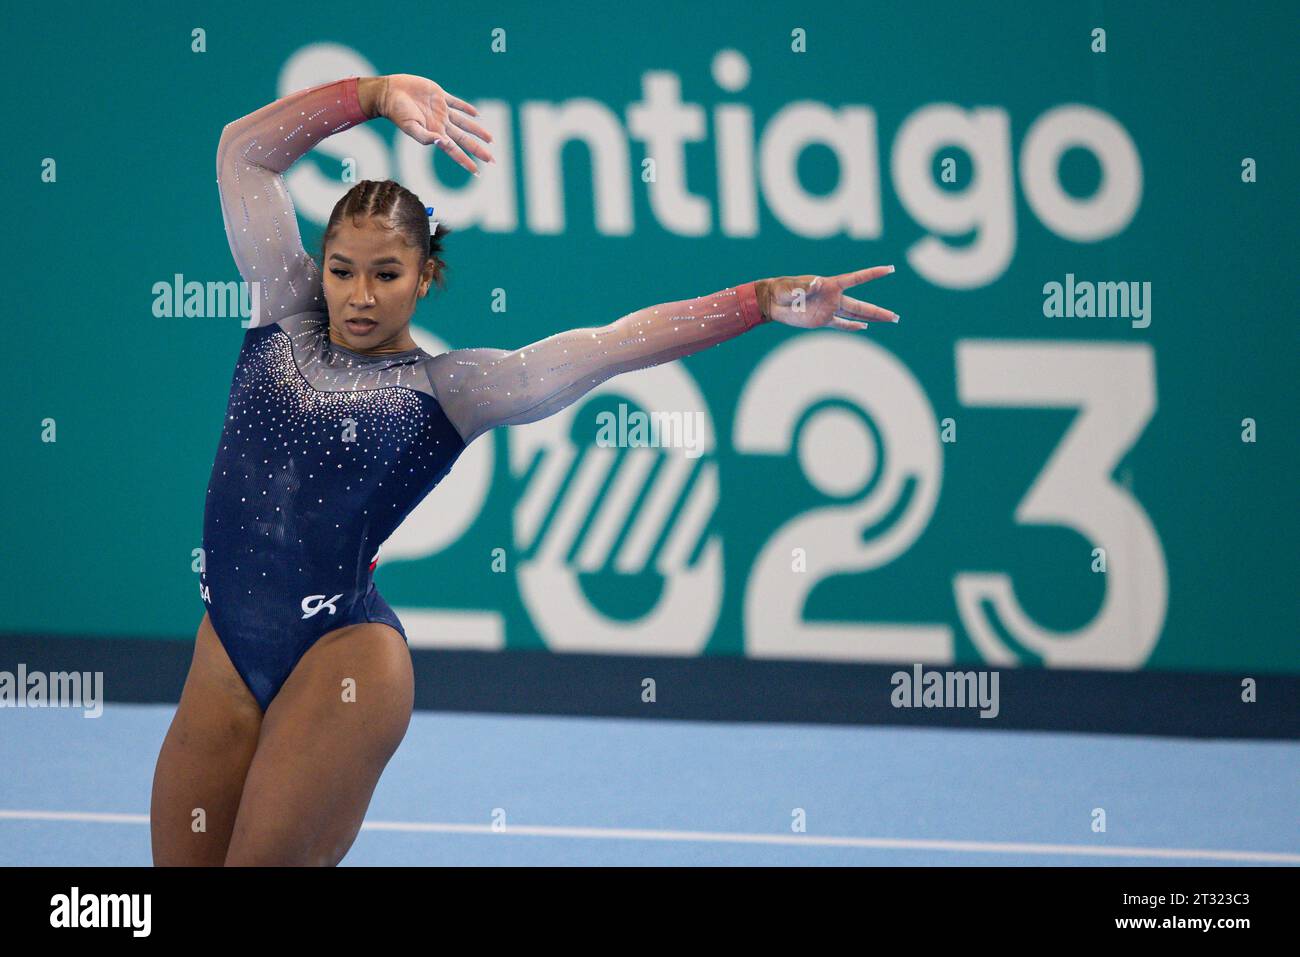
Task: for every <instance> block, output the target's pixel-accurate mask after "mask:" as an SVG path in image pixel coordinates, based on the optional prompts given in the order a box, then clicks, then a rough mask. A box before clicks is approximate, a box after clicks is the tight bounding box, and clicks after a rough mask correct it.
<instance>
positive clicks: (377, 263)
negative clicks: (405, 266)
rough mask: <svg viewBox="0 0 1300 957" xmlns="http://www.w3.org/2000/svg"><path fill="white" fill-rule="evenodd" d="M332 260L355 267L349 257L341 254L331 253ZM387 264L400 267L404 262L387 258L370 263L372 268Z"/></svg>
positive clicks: (395, 258) (394, 257)
mask: <svg viewBox="0 0 1300 957" xmlns="http://www.w3.org/2000/svg"><path fill="white" fill-rule="evenodd" d="M330 259H337V260H339V261H340V262H345V263H347V264H348V265H349V266H351V265H354V264H353V262H352V260H351V259H349V258H348V257H347V256H344V255H341V254H339V253H331V254H330ZM387 263H397V265H399V266H400V265H401V264H402V261H401V260H400V259H398V258H397V257H396V256H385V257H384V258H383V259H375V260H372V261H371V263H370V265H372V266H383V265H386V264H387Z"/></svg>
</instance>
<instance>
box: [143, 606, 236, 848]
mask: <svg viewBox="0 0 1300 957" xmlns="http://www.w3.org/2000/svg"><path fill="white" fill-rule="evenodd" d="M261 725H262V710H261V708H259V707H258V705H257V701H256V700H255V699H254V698H253V695H252V693H251V692H250V691H249V690H248V686H247V685H245V684H244V681H243V679H242V678H240V676H239V673H238V672H236V671H235V668H234V665H232V664H231V663H230V658H229V657H228V656H227V654H226V650H225V648H224V647H222V645H221V641H220V640H219V639H218V637H217V634H216V632H215V631H214V630H213V628H212V623H211V622H210V621H209V620H208V616H207V615H206V614H205V615H204V616H203V620H202V621H201V622H200V623H199V630H198V634H197V635H196V636H195V639H194V656H193V658H192V659H191V661H190V670H189V674H188V675H187V676H186V678H185V688H184V690H183V691H182V692H181V700H180V703H179V704H178V705H177V707H176V713H175V715H173V717H172V722H171V726H170V727H169V728H168V729H167V735H166V737H165V738H164V739H163V745H162V749H161V751H160V752H159V754H158V763H157V765H156V767H155V769H154V780H153V795H152V798H151V800H150V808H149V827H150V838H151V840H152V844H153V859H154V864H155V865H208V866H216V867H220V866H221V865H222V863H224V861H225V857H226V851H227V847H228V845H229V842H230V835H231V832H232V831H233V830H234V825H235V816H236V813H237V812H238V810H239V799H240V793H241V792H242V790H243V787H244V777H245V775H246V774H247V773H248V767H249V765H250V764H251V763H252V760H253V754H254V752H255V751H256V749H257V739H258V734H259V732H260V730H261Z"/></svg>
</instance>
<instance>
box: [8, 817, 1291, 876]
mask: <svg viewBox="0 0 1300 957" xmlns="http://www.w3.org/2000/svg"><path fill="white" fill-rule="evenodd" d="M0 820H10V821H77V822H88V823H99V824H148V823H149V815H147V814H101V813H93V812H82V811H5V810H0ZM361 829H362V830H363V831H399V832H404V833H414V834H490V835H494V836H500V837H510V836H515V837H521V836H522V837H561V838H577V839H584V838H601V839H605V840H620V841H706V842H713V843H719V844H788V845H793V846H804V847H809V846H811V847H861V848H876V849H882V850H896V851H900V850H902V851H953V852H957V853H967V854H1061V855H1067V856H1077V857H1145V858H1165V859H1174V860H1211V861H1254V862H1258V863H1269V864H1300V854H1286V853H1281V852H1275V851H1222V850H1207V849H1196V848H1182V847H1133V846H1119V845H1116V846H1105V845H1098V846H1095V847H1094V846H1089V845H1086V844H1021V843H1016V842H1014V841H936V840H926V839H921V838H893V837H822V836H819V835H816V834H745V833H736V832H728V831H655V830H649V829H638V828H615V827H550V826H545V825H519V824H510V825H508V826H506V827H503V828H501V829H499V830H498V829H494V828H493V827H492V825H490V824H426V823H422V822H419V821H366V822H365V823H364V824H362V825H361Z"/></svg>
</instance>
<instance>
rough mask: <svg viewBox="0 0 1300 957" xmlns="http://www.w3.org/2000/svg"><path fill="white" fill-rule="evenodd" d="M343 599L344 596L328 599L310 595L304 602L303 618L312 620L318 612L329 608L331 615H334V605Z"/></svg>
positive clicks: (322, 596) (339, 595)
mask: <svg viewBox="0 0 1300 957" xmlns="http://www.w3.org/2000/svg"><path fill="white" fill-rule="evenodd" d="M342 597H343V595H342V594H338V595H335V596H334V597H333V598H329V599H327V598H326V597H325V596H324V595H308V596H307V597H306V598H304V599H303V600H302V617H304V618H310V617H311V616H312V615H314V614H316V612H318V611H320V610H321V609H322V608H328V609H329V610H330V614H331V615H332V614H334V612H335V611H336V609H335V607H334V603H335V602H336V601H338V600H339V599H340V598H342ZM312 599H316V603H315V604H312Z"/></svg>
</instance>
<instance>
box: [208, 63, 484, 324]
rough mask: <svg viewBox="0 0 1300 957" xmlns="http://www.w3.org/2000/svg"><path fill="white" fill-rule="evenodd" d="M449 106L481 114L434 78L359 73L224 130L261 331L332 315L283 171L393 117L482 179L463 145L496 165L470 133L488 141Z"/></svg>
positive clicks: (230, 193) (232, 218) (235, 243)
mask: <svg viewBox="0 0 1300 957" xmlns="http://www.w3.org/2000/svg"><path fill="white" fill-rule="evenodd" d="M449 107H455V108H456V109H458V110H463V111H465V113H469V114H472V115H477V111H476V110H475V109H474V107H472V106H470V105H469V104H468V103H465V102H464V101H463V100H460V99H458V98H457V97H454V96H451V95H449V94H447V93H446V92H445V91H444V90H443V89H442V88H441V87H440V86H438V84H436V83H434V82H433V81H432V80H427V79H424V78H422V77H416V76H411V75H409V74H405V73H399V74H394V75H392V76H384V77H355V76H353V77H348V78H347V79H344V80H336V81H335V82H332V83H322V84H320V85H319V86H314V87H311V88H309V89H306V90H299V91H298V92H296V93H291V94H289V95H288V96H286V97H283V98H281V99H279V100H276V101H275V102H274V103H271V104H269V105H267V106H264V107H262V108H261V109H260V110H257V111H256V112H254V113H250V114H248V115H247V116H244V117H241V118H240V119H238V120H235V121H234V122H233V123H230V124H228V125H227V126H226V127H225V129H224V130H222V133H221V140H220V142H219V143H218V145H217V190H218V192H219V194H220V197H221V214H222V219H223V220H224V221H225V226H226V238H227V239H228V240H229V242H230V251H231V253H233V254H234V257H235V264H236V265H237V266H238V267H239V273H240V275H241V276H242V277H243V278H244V280H245V281H246V282H248V283H260V285H261V288H260V291H259V299H260V308H259V310H258V312H259V314H258V315H256V316H254V317H253V325H254V326H259V325H270V324H271V323H275V322H279V321H280V320H282V319H286V318H288V317H290V316H293V315H297V314H299V313H303V312H324V311H325V303H324V300H323V299H322V297H321V275H320V269H319V267H317V265H316V262H315V260H313V259H312V257H311V256H310V255H308V254H307V252H306V250H304V249H303V245H302V237H301V236H300V234H299V232H298V220H297V218H296V216H295V214H294V208H293V200H291V199H290V198H289V193H288V191H287V190H286V189H285V186H284V177H283V176H282V175H281V174H282V173H283V172H284V171H285V170H287V169H288V168H289V167H290V166H292V165H293V163H294V161H295V160H297V159H298V158H299V157H300V156H302V155H303V154H305V153H306V152H307V151H308V150H310V149H311V148H312V147H313V146H315V145H316V144H317V143H319V142H320V141H321V140H323V139H324V138H325V137H327V136H330V135H332V134H334V133H339V132H342V131H343V130H346V129H349V128H351V127H353V126H356V125H357V124H359V123H364V122H365V121H366V120H369V119H372V118H374V117H376V116H386V117H388V118H389V119H390V120H392V121H393V122H394V123H395V124H397V126H398V127H400V128H401V129H402V131H403V132H405V133H406V134H407V135H409V136H411V137H413V138H415V139H416V140H418V141H419V142H421V143H424V144H429V143H433V144H436V145H437V146H439V147H440V148H441V149H442V150H443V151H444V152H446V153H447V154H448V155H449V156H451V157H452V159H454V160H455V161H456V162H457V163H459V164H460V165H462V166H464V167H465V168H466V169H468V170H469V171H470V172H476V170H475V167H474V163H473V161H472V160H470V158H469V157H468V156H466V154H465V152H464V150H462V149H461V148H460V145H458V144H462V145H464V146H465V147H466V148H467V149H469V150H470V151H471V152H473V153H474V154H475V155H477V156H480V157H482V158H483V159H486V160H490V159H491V154H490V153H488V152H487V150H486V149H485V148H483V147H482V145H481V144H479V143H477V142H476V141H474V140H473V139H472V137H469V136H467V135H466V132H465V131H466V130H468V131H470V132H472V133H474V134H475V135H481V136H483V137H485V138H487V139H490V137H489V136H487V133H486V131H484V130H483V129H482V127H480V126H479V125H478V124H477V123H475V122H474V121H472V120H469V119H467V118H466V117H465V116H463V115H462V114H456V115H455V116H451V115H449ZM457 124H459V125H457ZM462 127H463V129H462Z"/></svg>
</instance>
